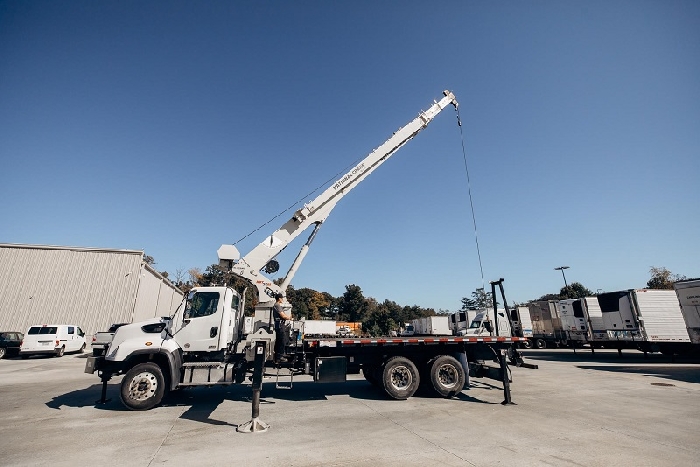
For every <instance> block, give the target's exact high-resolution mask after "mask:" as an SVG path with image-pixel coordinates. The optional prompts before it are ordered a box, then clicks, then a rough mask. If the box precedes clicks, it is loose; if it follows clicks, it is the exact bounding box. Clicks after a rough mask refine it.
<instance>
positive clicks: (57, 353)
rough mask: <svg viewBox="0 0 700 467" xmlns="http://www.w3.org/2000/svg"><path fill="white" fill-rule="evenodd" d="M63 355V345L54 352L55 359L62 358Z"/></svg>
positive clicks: (64, 350) (64, 347) (64, 349)
mask: <svg viewBox="0 0 700 467" xmlns="http://www.w3.org/2000/svg"><path fill="white" fill-rule="evenodd" d="M64 353H66V346H65V345H64V346H63V347H61V348H60V349H58V350H57V351H56V357H63V354H64Z"/></svg>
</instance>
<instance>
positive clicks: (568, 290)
mask: <svg viewBox="0 0 700 467" xmlns="http://www.w3.org/2000/svg"><path fill="white" fill-rule="evenodd" d="M592 295H593V292H591V291H590V290H588V289H587V288H585V287H584V286H583V285H582V284H581V283H580V282H573V283H571V284H570V285H568V286H567V287H562V288H561V290H560V291H559V300H566V299H573V298H583V297H590V296H592Z"/></svg>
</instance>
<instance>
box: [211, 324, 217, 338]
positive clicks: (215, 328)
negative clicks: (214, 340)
mask: <svg viewBox="0 0 700 467" xmlns="http://www.w3.org/2000/svg"><path fill="white" fill-rule="evenodd" d="M217 332H219V328H218V327H216V326H215V327H213V328H211V329H210V330H209V337H216V334H217Z"/></svg>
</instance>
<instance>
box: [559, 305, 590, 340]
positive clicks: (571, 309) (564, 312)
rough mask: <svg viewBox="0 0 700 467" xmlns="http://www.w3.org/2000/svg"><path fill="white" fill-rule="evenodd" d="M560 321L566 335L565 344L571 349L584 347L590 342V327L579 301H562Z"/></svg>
mask: <svg viewBox="0 0 700 467" xmlns="http://www.w3.org/2000/svg"><path fill="white" fill-rule="evenodd" d="M558 305H559V307H558V309H557V311H558V312H559V320H560V323H561V327H562V332H563V333H564V339H563V341H562V342H563V343H564V344H565V345H568V346H570V347H582V346H583V345H584V344H585V343H586V342H587V341H588V325H587V324H586V317H585V315H584V314H583V307H582V306H581V302H580V300H579V299H568V300H560V301H559V303H558Z"/></svg>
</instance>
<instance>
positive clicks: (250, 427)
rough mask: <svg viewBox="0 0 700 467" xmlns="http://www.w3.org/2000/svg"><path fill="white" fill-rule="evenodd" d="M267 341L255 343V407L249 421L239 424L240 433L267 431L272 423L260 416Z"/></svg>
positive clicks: (237, 429)
mask: <svg viewBox="0 0 700 467" xmlns="http://www.w3.org/2000/svg"><path fill="white" fill-rule="evenodd" d="M265 347H266V346H265V341H257V342H256V343H255V361H254V366H253V409H252V412H253V413H252V418H251V420H250V421H249V422H246V423H244V424H242V425H238V428H236V431H238V432H239V433H259V432H263V431H267V429H268V428H270V425H268V424H267V423H265V422H263V421H261V420H260V419H259V418H258V417H259V416H260V391H262V381H263V372H264V369H265V359H266V358H267V353H266V352H265Z"/></svg>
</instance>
